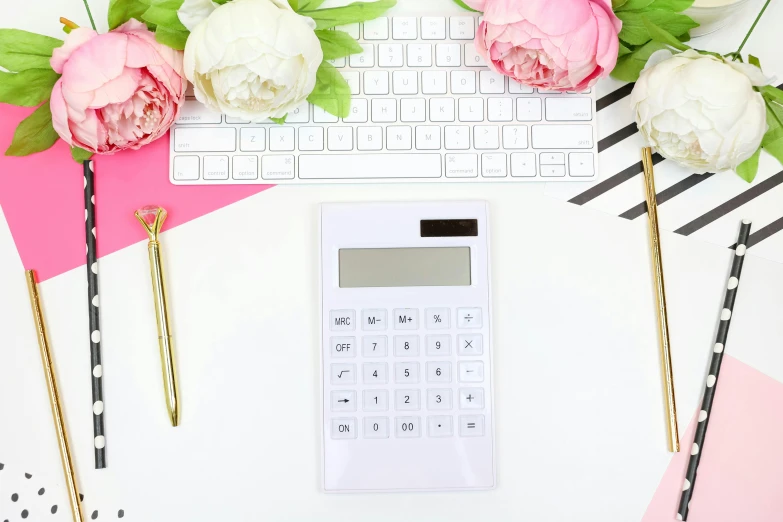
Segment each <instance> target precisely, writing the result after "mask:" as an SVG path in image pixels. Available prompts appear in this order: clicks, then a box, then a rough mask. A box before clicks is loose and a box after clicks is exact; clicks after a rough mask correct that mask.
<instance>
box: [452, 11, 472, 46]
mask: <svg viewBox="0 0 783 522" xmlns="http://www.w3.org/2000/svg"><path fill="white" fill-rule="evenodd" d="M475 23H476V22H475V20H474V18H473V17H472V16H452V17H451V18H450V19H449V34H450V35H451V39H452V40H472V39H473V38H474V37H475V36H476V35H475Z"/></svg>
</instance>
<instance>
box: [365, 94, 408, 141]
mask: <svg viewBox="0 0 783 522" xmlns="http://www.w3.org/2000/svg"><path fill="white" fill-rule="evenodd" d="M372 121H373V122H375V123H394V122H396V121H397V100H395V99H389V98H373V100H372ZM409 148H410V147H409Z"/></svg>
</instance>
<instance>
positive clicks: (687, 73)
mask: <svg viewBox="0 0 783 522" xmlns="http://www.w3.org/2000/svg"><path fill="white" fill-rule="evenodd" d="M768 83H769V79H768V78H766V77H765V76H764V75H763V74H762V72H761V70H759V68H758V67H755V66H753V65H749V64H742V63H737V62H729V61H725V60H722V59H719V58H717V57H715V56H711V55H703V54H699V53H698V52H696V51H694V50H690V49H689V50H687V51H685V52H683V53H679V54H675V55H672V53H671V52H670V51H665V50H664V51H657V52H656V53H654V54H653V55H652V56H651V57H650V59H649V61H648V62H647V65H646V66H645V69H644V70H643V71H642V73H641V75H640V76H639V80H637V82H636V85H635V86H634V89H633V92H631V108H632V109H633V111H634V115H635V117H636V124H637V125H638V126H639V132H641V133H642V135H643V136H644V137H645V139H646V140H647V142H648V143H649V144H650V146H652V147H653V148H654V149H655V150H656V151H657V152H659V153H660V154H661V155H662V156H664V157H666V158H669V159H672V160H674V161H676V162H677V163H680V164H681V165H684V166H687V167H689V168H691V169H693V171H694V172H696V173H697V174H704V173H705V172H719V171H721V170H727V169H735V168H736V167H737V165H739V164H740V163H742V162H743V161H745V160H746V159H748V158H749V157H751V156H752V155H753V154H754V153H755V152H756V150H757V149H758V148H759V145H760V144H761V139H762V138H763V137H764V133H765V132H766V131H767V123H766V122H767V119H766V110H765V106H764V99H763V98H762V96H761V94H759V93H758V92H756V91H754V90H753V87H754V86H761V85H767V84H768Z"/></svg>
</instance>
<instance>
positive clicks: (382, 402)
mask: <svg viewBox="0 0 783 522" xmlns="http://www.w3.org/2000/svg"><path fill="white" fill-rule="evenodd" d="M362 409H363V410H364V411H386V410H388V409H389V392H388V391H386V390H364V393H362Z"/></svg>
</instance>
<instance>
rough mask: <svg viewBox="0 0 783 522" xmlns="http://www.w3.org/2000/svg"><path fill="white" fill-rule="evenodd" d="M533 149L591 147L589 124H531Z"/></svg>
mask: <svg viewBox="0 0 783 522" xmlns="http://www.w3.org/2000/svg"><path fill="white" fill-rule="evenodd" d="M531 137H532V142H533V148H534V149H592V148H593V127H592V126H591V125H533V128H532V129H531Z"/></svg>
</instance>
